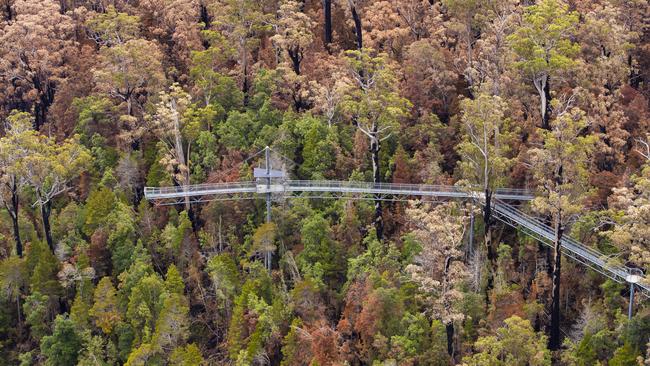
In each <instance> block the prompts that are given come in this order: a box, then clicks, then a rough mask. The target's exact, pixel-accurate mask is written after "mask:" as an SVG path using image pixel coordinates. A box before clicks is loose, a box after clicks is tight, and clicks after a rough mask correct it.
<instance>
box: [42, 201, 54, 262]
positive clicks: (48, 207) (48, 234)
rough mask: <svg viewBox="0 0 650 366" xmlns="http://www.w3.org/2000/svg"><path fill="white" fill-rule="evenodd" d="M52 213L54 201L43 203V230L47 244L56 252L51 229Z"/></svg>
mask: <svg viewBox="0 0 650 366" xmlns="http://www.w3.org/2000/svg"><path fill="white" fill-rule="evenodd" d="M51 213H52V202H50V201H47V202H45V203H43V204H41V216H42V217H43V232H44V234H45V240H47V246H48V247H50V250H51V251H52V252H54V240H53V239H52V230H51V229H50V214H51Z"/></svg>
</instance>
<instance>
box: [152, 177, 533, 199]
mask: <svg viewBox="0 0 650 366" xmlns="http://www.w3.org/2000/svg"><path fill="white" fill-rule="evenodd" d="M267 184H268V183H266V182H263V181H259V182H254V181H249V182H232V183H207V184H194V185H189V186H176V187H146V188H145V189H144V195H145V198H147V199H152V200H155V199H167V198H179V197H187V196H205V195H220V194H226V195H227V194H231V193H241V192H256V191H257V190H256V187H257V186H258V185H259V186H265V185H267ZM271 185H272V186H274V187H278V188H279V187H280V186H281V187H283V188H282V191H285V192H289V193H294V192H332V193H349V194H370V195H372V194H387V195H408V196H436V197H455V198H470V197H471V198H476V197H478V196H482V195H483V193H482V192H481V191H480V190H479V189H473V188H472V187H470V188H466V187H459V186H449V185H432V184H407V183H371V182H358V181H327V180H318V181H314V180H286V181H272V182H271ZM494 195H495V198H499V199H505V200H509V199H514V200H522V201H526V200H531V199H533V198H534V197H533V196H532V195H531V194H530V193H529V192H528V191H526V190H523V189H516V188H504V189H497V190H496V191H495V193H494Z"/></svg>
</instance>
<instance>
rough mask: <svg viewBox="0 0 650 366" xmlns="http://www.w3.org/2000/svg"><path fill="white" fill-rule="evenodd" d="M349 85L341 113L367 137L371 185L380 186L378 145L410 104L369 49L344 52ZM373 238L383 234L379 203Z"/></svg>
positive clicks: (387, 65) (385, 61)
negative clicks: (375, 232)
mask: <svg viewBox="0 0 650 366" xmlns="http://www.w3.org/2000/svg"><path fill="white" fill-rule="evenodd" d="M346 60H347V63H348V67H349V72H350V81H351V83H350V85H349V88H348V92H347V94H346V96H345V97H344V101H343V103H342V109H343V110H344V111H345V112H346V113H347V114H348V116H349V117H350V119H351V120H352V124H353V125H354V126H355V127H356V128H357V129H358V130H359V131H361V132H362V133H363V134H364V135H365V136H366V137H368V140H369V143H370V146H369V150H370V155H371V160H372V181H373V183H380V182H381V167H380V164H379V150H380V148H381V142H382V141H384V140H386V139H387V138H389V137H390V136H391V135H392V133H393V132H394V131H396V130H397V128H398V125H399V123H398V122H399V120H400V119H401V118H403V117H405V116H406V115H407V114H408V112H409V109H410V107H411V103H410V102H409V101H408V100H407V99H405V98H402V97H401V96H400V94H399V91H398V84H397V77H396V75H395V71H394V70H393V67H392V66H391V65H390V63H389V62H388V59H387V56H386V55H385V54H380V55H374V52H373V51H372V50H369V49H363V50H361V51H356V50H355V51H348V52H346ZM375 228H376V230H377V237H378V238H380V239H381V238H382V236H383V231H384V224H383V214H382V207H381V201H380V200H375Z"/></svg>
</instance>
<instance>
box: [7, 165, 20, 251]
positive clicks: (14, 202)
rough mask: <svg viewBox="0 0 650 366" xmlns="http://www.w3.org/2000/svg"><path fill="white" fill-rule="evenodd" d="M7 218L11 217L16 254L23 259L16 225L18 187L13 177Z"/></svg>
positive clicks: (18, 230)
mask: <svg viewBox="0 0 650 366" xmlns="http://www.w3.org/2000/svg"><path fill="white" fill-rule="evenodd" d="M9 216H11V221H12V224H13V228H14V240H15V241H16V254H18V256H19V257H20V258H22V257H23V242H22V240H21V239H20V225H19V224H18V186H17V184H16V177H13V183H12V187H11V210H9Z"/></svg>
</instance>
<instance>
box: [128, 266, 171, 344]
mask: <svg viewBox="0 0 650 366" xmlns="http://www.w3.org/2000/svg"><path fill="white" fill-rule="evenodd" d="M166 294H167V292H166V289H165V285H164V282H163V281H162V280H161V279H160V277H158V275H156V274H150V275H148V276H146V277H143V278H142V279H141V280H140V281H138V283H137V284H136V285H135V286H134V287H133V289H132V290H131V293H130V295H129V303H128V307H127V310H126V317H125V320H126V321H128V323H129V324H130V325H131V327H132V328H133V330H134V332H135V341H136V343H138V344H139V343H148V342H149V341H150V340H151V336H152V335H153V332H154V330H155V324H156V321H157V319H158V315H159V314H160V310H161V309H162V307H163V301H164V299H165V297H166Z"/></svg>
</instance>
